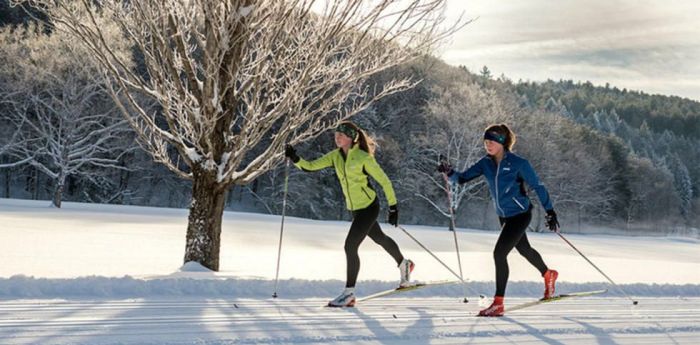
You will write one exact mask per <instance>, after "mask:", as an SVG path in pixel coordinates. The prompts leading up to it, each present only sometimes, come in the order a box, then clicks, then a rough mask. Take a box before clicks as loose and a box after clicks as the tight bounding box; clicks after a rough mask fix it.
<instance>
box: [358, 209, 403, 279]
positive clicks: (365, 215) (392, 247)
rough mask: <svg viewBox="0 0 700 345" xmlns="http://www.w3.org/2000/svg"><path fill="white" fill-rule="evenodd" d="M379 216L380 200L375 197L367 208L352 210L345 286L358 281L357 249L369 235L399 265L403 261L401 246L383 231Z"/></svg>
mask: <svg viewBox="0 0 700 345" xmlns="http://www.w3.org/2000/svg"><path fill="white" fill-rule="evenodd" d="M377 216H379V201H377V199H374V202H372V204H371V205H369V206H368V207H367V208H363V209H361V210H357V211H353V212H352V218H353V219H352V225H351V226H350V232H348V237H346V238H345V257H346V259H347V280H346V281H345V287H354V286H355V283H356V282H357V274H358V273H359V272H360V256H359V255H357V249H358V248H359V247H360V244H361V243H362V241H363V240H364V239H365V237H367V236H369V238H371V239H372V240H373V241H374V242H376V243H378V244H379V245H381V246H382V247H383V248H384V250H386V251H387V252H388V253H389V254H391V256H392V257H393V258H394V260H396V264H397V265H399V264H401V261H403V255H401V251H400V250H399V246H398V245H397V244H396V242H394V240H392V239H391V237H389V236H387V235H385V234H384V233H383V232H382V229H381V228H380V227H379V223H377Z"/></svg>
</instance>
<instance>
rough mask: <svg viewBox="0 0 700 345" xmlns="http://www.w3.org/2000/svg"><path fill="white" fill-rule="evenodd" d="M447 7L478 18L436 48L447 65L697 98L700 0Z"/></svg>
mask: <svg viewBox="0 0 700 345" xmlns="http://www.w3.org/2000/svg"><path fill="white" fill-rule="evenodd" d="M447 12H448V17H450V18H455V17H456V16H457V15H458V14H459V13H462V12H463V13H464V14H465V17H466V18H468V19H475V20H474V21H473V22H472V23H470V24H468V25H467V26H465V27H464V28H462V29H461V30H460V31H459V32H457V33H456V34H455V35H454V36H453V37H452V38H451V40H450V42H447V43H446V44H445V46H443V47H442V48H441V51H440V52H439V53H438V54H439V55H440V57H441V58H442V59H444V60H445V61H446V62H448V63H450V64H453V65H464V66H466V67H467V68H469V69H470V70H471V71H474V72H476V71H479V70H480V69H481V68H482V67H483V66H488V68H489V69H490V70H491V73H492V74H493V75H495V76H500V75H501V74H505V75H506V76H507V77H508V78H510V79H511V80H514V81H518V80H519V79H522V80H530V81H544V80H547V79H554V80H559V79H572V80H574V81H586V80H588V81H591V82H592V83H593V84H595V85H600V86H604V85H605V83H610V85H611V86H617V87H619V88H627V89H631V90H641V91H644V92H646V93H659V94H665V95H675V96H681V97H687V98H691V99H694V100H697V101H700V64H699V63H698V61H700V21H699V20H698V18H699V16H700V1H695V0H670V1H650V0H587V1H574V0H559V1H554V0H550V1H545V0H529V1H516V0H499V1H491V0H448V5H447Z"/></svg>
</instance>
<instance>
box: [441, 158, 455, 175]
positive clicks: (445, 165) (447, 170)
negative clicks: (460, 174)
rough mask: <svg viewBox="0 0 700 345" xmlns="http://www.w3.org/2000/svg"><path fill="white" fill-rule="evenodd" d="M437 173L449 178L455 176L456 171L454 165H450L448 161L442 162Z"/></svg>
mask: <svg viewBox="0 0 700 345" xmlns="http://www.w3.org/2000/svg"><path fill="white" fill-rule="evenodd" d="M437 171H438V172H441V173H443V174H445V175H447V176H450V175H452V174H454V172H455V171H454V169H452V165H450V162H448V161H447V160H441V161H440V164H438V167H437Z"/></svg>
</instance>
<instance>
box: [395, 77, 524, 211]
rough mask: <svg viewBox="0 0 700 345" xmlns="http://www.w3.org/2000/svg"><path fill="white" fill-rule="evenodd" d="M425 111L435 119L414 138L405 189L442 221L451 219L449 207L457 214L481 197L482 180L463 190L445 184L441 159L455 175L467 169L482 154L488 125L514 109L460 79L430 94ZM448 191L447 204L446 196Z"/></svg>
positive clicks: (509, 114) (473, 84) (470, 183)
mask: <svg viewBox="0 0 700 345" xmlns="http://www.w3.org/2000/svg"><path fill="white" fill-rule="evenodd" d="M433 93H434V95H435V97H434V98H432V99H431V101H429V103H428V106H427V112H428V113H429V115H430V116H431V118H433V119H434V122H432V123H431V124H429V125H428V127H427V128H426V130H425V131H424V133H422V134H420V135H416V136H415V138H413V143H412V145H411V147H413V150H416V152H414V153H412V154H409V155H408V156H409V157H412V158H411V159H412V160H414V161H413V162H411V164H409V168H408V169H407V170H408V171H409V174H410V176H411V178H410V179H409V180H407V182H408V185H407V186H405V187H406V188H410V189H411V190H413V194H414V195H415V196H416V197H418V198H420V199H423V200H424V201H425V202H427V203H428V204H429V205H431V206H432V207H433V208H434V209H435V210H437V211H438V212H439V213H440V214H442V215H443V216H444V217H450V209H449V207H452V208H453V209H454V211H455V214H457V211H458V210H459V208H460V206H461V205H462V204H463V203H465V202H467V201H468V200H471V199H474V198H478V197H479V195H480V194H482V191H483V187H484V186H485V181H484V180H483V179H477V180H474V181H472V182H469V183H466V184H462V185H458V184H455V185H449V186H447V185H445V181H444V179H443V177H442V176H440V174H438V173H437V172H436V170H435V169H436V166H437V162H438V157H439V155H441V154H442V155H445V156H446V157H447V159H448V160H449V161H450V162H451V163H452V164H454V165H455V169H456V170H459V171H463V170H466V169H467V168H468V167H469V166H471V165H472V164H474V163H476V162H477V161H478V160H479V159H481V157H483V155H484V147H483V136H482V131H483V130H484V128H486V126H487V125H488V124H490V123H494V122H499V121H505V120H506V119H508V118H511V116H512V114H514V112H515V108H514V107H513V106H511V105H509V104H508V102H503V101H502V99H501V98H500V97H496V95H495V91H494V90H489V89H484V88H482V87H480V86H479V85H478V84H475V83H472V82H469V81H466V80H463V81H460V82H458V83H451V84H448V85H447V86H444V87H435V88H434V89H433ZM447 188H450V189H451V197H452V198H451V199H450V200H449V204H448V202H447V201H448V199H447V196H446V192H447Z"/></svg>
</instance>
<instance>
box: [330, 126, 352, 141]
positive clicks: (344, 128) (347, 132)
mask: <svg viewBox="0 0 700 345" xmlns="http://www.w3.org/2000/svg"><path fill="white" fill-rule="evenodd" d="M335 131H336V132H340V133H343V134H345V135H347V136H348V137H350V138H351V139H352V140H355V139H356V138H357V130H356V129H354V128H352V127H350V126H348V125H347V124H344V123H341V124H339V125H338V127H336V128H335Z"/></svg>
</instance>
